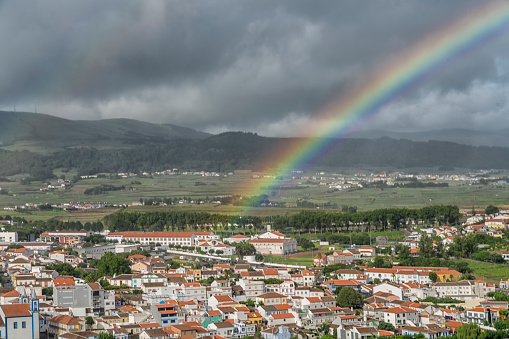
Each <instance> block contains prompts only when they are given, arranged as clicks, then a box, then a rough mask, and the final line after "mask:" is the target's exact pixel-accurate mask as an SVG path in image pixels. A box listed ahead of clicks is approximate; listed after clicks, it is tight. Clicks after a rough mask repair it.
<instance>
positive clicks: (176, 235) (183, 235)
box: [106, 231, 221, 246]
mask: <svg viewBox="0 0 509 339" xmlns="http://www.w3.org/2000/svg"><path fill="white" fill-rule="evenodd" d="M106 240H108V241H117V242H119V243H121V242H134V243H138V242H139V243H140V244H144V245H145V244H150V243H153V244H157V243H159V244H161V245H180V246H194V245H197V244H198V241H200V240H206V241H207V242H208V243H209V244H210V245H212V246H215V245H217V244H219V243H221V239H220V238H219V236H218V235H215V234H214V233H212V232H136V231H135V232H114V233H109V234H108V235H107V236H106Z"/></svg>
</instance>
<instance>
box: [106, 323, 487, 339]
mask: <svg viewBox="0 0 509 339" xmlns="http://www.w3.org/2000/svg"><path fill="white" fill-rule="evenodd" d="M480 335H481V329H480V328H479V326H477V325H476V324H463V325H461V326H460V328H459V329H458V334H457V338H458V339H477V338H479V336H480ZM98 339H99V338H98Z"/></svg>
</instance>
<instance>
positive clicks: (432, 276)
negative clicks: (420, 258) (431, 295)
mask: <svg viewBox="0 0 509 339" xmlns="http://www.w3.org/2000/svg"><path fill="white" fill-rule="evenodd" d="M428 277H429V280H431V281H432V282H433V284H434V283H436V282H437V280H438V275H437V274H436V273H435V272H429V274H428Z"/></svg>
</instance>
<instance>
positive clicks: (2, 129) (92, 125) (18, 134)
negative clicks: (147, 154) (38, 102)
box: [0, 111, 210, 146]
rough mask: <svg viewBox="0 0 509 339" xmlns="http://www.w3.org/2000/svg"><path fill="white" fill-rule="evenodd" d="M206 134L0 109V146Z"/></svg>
mask: <svg viewBox="0 0 509 339" xmlns="http://www.w3.org/2000/svg"><path fill="white" fill-rule="evenodd" d="M208 136H210V134H207V133H203V132H198V131H196V130H193V129H191V128H185V127H180V126H175V125H170V124H153V123H148V122H143V121H138V120H132V119H104V120H68V119H62V118H57V117H54V116H51V115H46V114H36V113H25V112H5V111H0V145H9V144H12V143H16V142H19V141H33V142H39V143H49V142H56V141H58V142H59V144H60V145H61V146H73V145H77V144H80V142H86V141H88V142H90V141H98V140H99V141H103V142H104V144H105V145H107V144H108V143H109V142H111V141H113V140H119V141H123V142H126V143H139V142H146V141H168V140H179V139H203V138H206V137H208Z"/></svg>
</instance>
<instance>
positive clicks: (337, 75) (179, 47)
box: [0, 0, 509, 136]
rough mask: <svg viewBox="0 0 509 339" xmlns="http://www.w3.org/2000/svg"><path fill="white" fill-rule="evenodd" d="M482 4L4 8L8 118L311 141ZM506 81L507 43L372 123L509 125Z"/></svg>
mask: <svg viewBox="0 0 509 339" xmlns="http://www.w3.org/2000/svg"><path fill="white" fill-rule="evenodd" d="M481 4H482V2H480V1H478V0H447V1H445V0H426V1H423V0H413V1H412V0H376V1H375V0H352V1H343V0H341V1H338V0H333V1H332V0H331V1H328V0H320V1H311V0H306V1H301V0H287V1H277V0H251V1H248V0H246V1H239V0H230V1H226V0H225V1H221V0H216V1H213V0H196V1H195V0H179V1H169V0H144V1H139V0H136V1H134V0H117V1H108V0H97V1H94V0H87V1H77V0H76V1H72V0H60V1H54V0H40V1H35V0H34V1H20V0H12V1H2V0H0V46H1V53H0V110H12V109H13V107H14V105H16V109H17V110H18V111H22V110H23V111H34V104H36V105H37V109H38V112H40V113H47V114H51V115H56V116H59V117H64V118H69V119H105V118H120V117H124V118H133V119H139V120H144V121H149V122H158V123H172V124H176V125H182V126H187V127H192V128H196V129H199V130H202V131H207V132H212V133H217V132H222V131H226V130H234V131H239V130H240V131H252V132H257V133H259V134H261V135H268V136H289V135H296V134H298V135H302V134H304V133H305V126H307V125H308V124H309V122H310V121H313V120H315V119H316V113H317V112H318V111H319V110H320V108H321V107H323V106H325V105H327V103H328V102H330V100H331V99H332V98H336V97H338V96H339V95H341V93H343V92H344V91H345V90H346V89H348V88H349V86H351V85H352V84H353V83H355V82H356V81H357V79H359V78H364V77H366V76H368V75H369V70H370V69H374V68H376V66H377V65H379V64H380V63H381V62H382V61H384V60H387V59H389V58H392V57H395V56H397V55H398V52H400V51H401V50H403V49H404V48H405V47H408V46H410V45H411V44H413V43H415V42H416V41H419V40H420V39H422V38H424V37H426V36H427V35H429V34H431V33H432V32H436V31H437V30H440V29H441V28H442V27H445V25H446V24H447V23H450V22H451V21H452V20H454V18H457V17H459V16H461V14H462V13H464V12H465V11H466V10H467V9H469V8H470V7H474V6H479V5H481ZM506 33H507V32H506ZM508 85H509V39H508V38H507V35H505V36H504V35H503V34H502V36H501V37H499V38H497V39H494V40H493V41H491V42H490V43H487V44H483V45H481V46H480V47H479V48H478V49H476V50H475V51H474V52H472V53H469V54H468V55H466V56H464V57H462V58H460V59H459V60H453V62H451V63H450V64H449V65H447V66H446V67H444V68H443V69H441V70H440V71H439V72H437V74H435V75H434V76H433V77H431V78H430V79H429V80H428V81H426V82H425V83H423V84H422V85H421V86H420V87H418V88H417V89H415V90H414V91H411V92H409V93H407V94H405V96H404V97H402V98H400V99H399V100H398V101H394V102H392V103H391V104H390V105H389V106H387V107H386V108H384V109H383V110H382V111H381V112H380V113H379V114H377V115H376V117H375V118H374V119H372V121H371V122H370V123H369V125H365V126H362V127H363V128H377V129H386V130H392V131H421V130H430V129H441V128H455V127H459V128H469V129H493V128H496V129H502V128H509V114H508V113H509V100H508V98H509V96H508V93H509V91H508V90H509V86H508Z"/></svg>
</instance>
